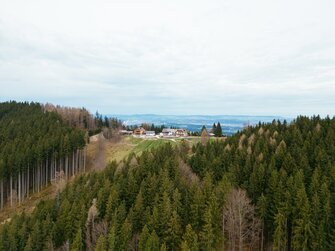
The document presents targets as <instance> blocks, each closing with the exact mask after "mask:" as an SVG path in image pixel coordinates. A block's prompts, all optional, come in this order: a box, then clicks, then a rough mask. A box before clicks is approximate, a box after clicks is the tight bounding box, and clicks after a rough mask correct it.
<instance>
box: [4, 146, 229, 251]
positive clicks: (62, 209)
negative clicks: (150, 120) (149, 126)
mask: <svg viewBox="0 0 335 251" xmlns="http://www.w3.org/2000/svg"><path fill="white" fill-rule="evenodd" d="M228 184H229V182H228V181H223V182H221V183H220V184H218V185H216V186H214V183H213V178H212V176H211V174H210V173H208V174H206V176H205V177H204V179H203V180H201V181H200V180H199V179H197V177H196V176H195V174H193V173H192V172H191V169H190V167H189V166H187V165H186V164H185V162H183V161H182V160H181V158H180V156H179V150H178V149H173V148H172V146H171V145H170V144H168V143H167V144H165V145H163V146H162V147H161V148H159V149H156V150H152V151H151V152H144V153H143V154H142V155H141V156H140V157H135V156H133V155H131V156H129V158H128V159H127V160H125V161H124V162H123V163H121V164H120V165H117V164H116V163H111V164H110V165H109V166H108V167H107V168H106V169H105V170H104V171H103V172H101V173H90V174H88V175H86V176H80V177H79V178H77V180H76V181H75V182H74V183H73V184H72V185H69V186H68V187H67V188H66V189H65V190H64V191H63V192H62V193H61V194H59V196H57V198H56V199H55V200H50V201H46V202H42V203H40V204H39V205H38V207H37V208H36V209H35V211H34V212H33V214H32V215H31V216H29V217H28V216H26V215H20V216H17V217H15V218H13V219H12V221H11V223H10V224H6V225H4V226H3V227H2V229H1V231H0V249H1V250H6V249H9V248H10V247H12V248H13V250H14V249H15V250H46V249H48V248H49V247H51V246H52V247H54V248H61V247H69V248H70V250H178V249H179V250H205V249H206V250H209V249H219V248H222V245H223V238H222V234H221V227H222V226H221V218H222V216H221V215H222V208H223V199H224V194H225V191H226V190H227V189H228V187H229V185H228Z"/></svg>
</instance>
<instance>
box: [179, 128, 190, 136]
mask: <svg viewBox="0 0 335 251" xmlns="http://www.w3.org/2000/svg"><path fill="white" fill-rule="evenodd" d="M187 136H188V134H187V130H186V129H177V130H176V137H187Z"/></svg>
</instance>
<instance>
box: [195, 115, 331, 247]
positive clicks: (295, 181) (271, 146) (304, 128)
mask: <svg viewBox="0 0 335 251" xmlns="http://www.w3.org/2000/svg"><path fill="white" fill-rule="evenodd" d="M193 151H194V155H193V156H192V157H191V159H190V165H191V166H192V169H193V171H194V172H196V173H197V174H198V175H199V176H201V177H205V175H206V173H207V172H209V171H211V172H212V173H214V174H215V175H214V176H213V178H214V180H215V181H216V182H220V180H221V179H222V177H224V176H227V177H229V180H230V181H231V182H232V183H233V184H234V186H236V187H241V188H243V189H245V190H246V191H247V193H248V196H249V197H250V198H251V199H252V201H253V204H254V205H257V210H258V215H259V217H260V218H261V219H262V228H263V231H262V236H261V239H262V247H266V245H270V244H271V243H273V248H274V249H275V250H334V244H335V243H334V240H335V239H334V237H335V235H334V229H335V154H334V153H335V118H333V119H330V118H329V117H327V118H325V119H320V117H312V118H307V117H298V118H297V119H296V120H294V121H293V122H292V123H290V124H287V123H286V121H284V122H281V121H273V123H271V124H261V123H260V124H258V125H257V126H255V127H247V128H246V129H245V130H243V131H242V132H239V133H237V134H236V135H234V136H233V137H230V138H228V139H227V140H226V141H225V142H221V141H217V142H210V143H208V144H207V145H205V146H203V145H200V144H199V145H197V146H196V147H194V148H193Z"/></svg>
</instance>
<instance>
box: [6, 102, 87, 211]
mask: <svg viewBox="0 0 335 251" xmlns="http://www.w3.org/2000/svg"><path fill="white" fill-rule="evenodd" d="M84 136H85V132H84V131H82V130H78V129H74V128H73V127H70V126H68V125H67V124H66V123H64V122H63V120H62V118H61V117H60V116H59V115H58V114H57V113H55V112H47V111H45V110H44V109H42V106H41V105H40V104H38V103H16V102H6V103H0V197H1V207H3V206H4V204H5V202H6V201H7V200H10V203H11V205H13V204H14V203H16V202H18V203H20V202H21V201H22V200H23V199H24V198H25V197H28V196H29V192H30V191H32V192H34V191H39V190H40V188H41V187H42V186H45V185H46V184H48V183H49V182H50V181H51V180H52V179H55V178H56V177H55V176H56V175H57V173H60V172H61V171H63V172H64V174H65V176H66V177H68V176H69V175H73V174H74V173H76V172H77V171H78V170H79V169H80V168H81V167H82V166H83V165H84V164H83V162H84V152H83V151H82V150H81V149H83V147H84V146H85V138H84Z"/></svg>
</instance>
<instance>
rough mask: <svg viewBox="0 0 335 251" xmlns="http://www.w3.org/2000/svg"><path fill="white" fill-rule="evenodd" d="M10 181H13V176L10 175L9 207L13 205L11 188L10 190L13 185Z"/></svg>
mask: <svg viewBox="0 0 335 251" xmlns="http://www.w3.org/2000/svg"><path fill="white" fill-rule="evenodd" d="M12 182H13V178H12V176H10V183H9V185H10V206H11V207H12V206H13V190H12V188H13V186H12Z"/></svg>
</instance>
